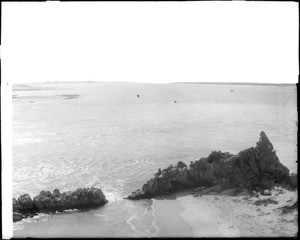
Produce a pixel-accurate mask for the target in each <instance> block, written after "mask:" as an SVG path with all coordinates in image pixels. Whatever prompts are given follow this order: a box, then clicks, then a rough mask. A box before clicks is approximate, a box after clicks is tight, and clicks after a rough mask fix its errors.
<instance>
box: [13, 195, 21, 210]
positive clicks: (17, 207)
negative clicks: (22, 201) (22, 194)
mask: <svg viewBox="0 0 300 240" xmlns="http://www.w3.org/2000/svg"><path fill="white" fill-rule="evenodd" d="M19 208H20V205H19V202H18V200H17V199H15V198H13V212H16V211H18V210H19Z"/></svg>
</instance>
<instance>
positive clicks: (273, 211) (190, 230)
mask: <svg viewBox="0 0 300 240" xmlns="http://www.w3.org/2000/svg"><path fill="white" fill-rule="evenodd" d="M266 199H271V200H274V202H277V203H276V204H272V203H269V204H265V205H264V204H262V205H255V202H257V201H259V200H266ZM295 201H297V191H288V190H285V189H282V188H276V190H275V189H273V190H272V191H271V196H263V195H261V194H258V196H256V197H255V196H253V197H250V196H247V195H240V196H229V195H222V194H221V195H215V194H211V195H209V194H208V195H202V196H196V197H194V196H193V195H192V194H182V193H181V194H180V193H178V194H175V195H172V196H170V198H169V199H166V198H157V199H155V200H154V203H153V207H154V209H155V211H154V213H153V214H154V215H155V217H156V225H157V226H158V228H159V230H158V232H157V234H156V235H157V236H162V237H163V236H170V234H171V235H172V236H177V237H178V236H181V237H294V236H296V234H297V232H298V209H294V210H291V211H290V212H288V213H282V210H281V207H283V206H287V205H291V204H293V203H295Z"/></svg>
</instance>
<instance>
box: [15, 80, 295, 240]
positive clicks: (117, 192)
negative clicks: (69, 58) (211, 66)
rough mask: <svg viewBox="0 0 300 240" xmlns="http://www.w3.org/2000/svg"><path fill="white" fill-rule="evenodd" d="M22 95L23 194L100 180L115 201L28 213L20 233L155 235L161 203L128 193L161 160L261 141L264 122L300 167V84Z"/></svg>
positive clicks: (65, 88)
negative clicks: (78, 209) (299, 86)
mask: <svg viewBox="0 0 300 240" xmlns="http://www.w3.org/2000/svg"><path fill="white" fill-rule="evenodd" d="M231 89H233V90H234V91H230V90H231ZM13 94H14V96H13V194H14V196H18V195H20V194H22V193H29V194H30V195H31V196H34V195H36V194H38V193H39V192H40V191H41V190H43V189H44V190H50V191H52V190H54V189H55V188H58V189H60V190H61V191H65V190H75V189H76V188H79V187H92V186H94V187H101V188H102V190H103V191H104V193H105V195H106V196H107V198H108V200H109V203H108V204H106V205H105V206H104V207H102V208H99V209H96V210H92V211H88V212H84V213H83V212H76V213H72V214H69V213H68V214H59V215H46V216H44V215H43V217H40V218H37V219H30V220H26V221H22V222H20V223H17V224H15V228H16V231H14V234H15V236H152V235H155V234H156V233H157V231H158V230H157V229H156V227H157V228H160V227H161V231H162V228H163V226H156V225H155V224H154V225H153V218H155V214H153V204H151V202H149V201H134V202H133V201H128V200H124V199H123V197H125V196H127V195H128V194H129V193H130V192H132V191H134V190H136V189H138V188H141V186H142V184H143V183H145V181H146V180H148V179H149V178H151V177H152V176H153V175H154V173H155V172H156V171H157V169H158V168H165V167H167V166H168V165H169V164H171V163H172V164H176V163H177V161H179V160H181V161H183V162H186V163H189V162H190V161H192V160H196V159H199V158H200V157H206V156H208V154H209V153H210V152H211V151H212V150H222V151H229V152H231V153H234V154H237V153H238V152H239V151H241V150H243V149H245V148H248V147H252V146H255V144H256V142H257V141H258V138H259V133H260V131H262V130H263V131H265V132H266V133H267V135H268V137H269V139H270V140H271V142H272V143H273V145H274V148H275V149H276V152H277V155H278V157H279V159H280V161H281V162H282V163H283V164H285V165H286V166H287V167H288V168H289V169H290V170H291V171H293V172H295V171H296V169H297V165H296V160H297V153H296V143H297V121H298V120H297V107H296V98H297V97H296V86H293V85H292V86H238V85H234V86H229V85H197V84H126V83H114V84H113V83H110V84H108V83H68V84H63V83H57V84H36V85H30V86H29V85H23V86H14V89H13ZM137 95H139V97H138V96H137ZM174 101H176V103H175V102H174ZM154 206H155V204H154ZM154 212H155V209H154ZM158 222H159V221H158ZM17 228H18V229H19V230H17ZM171 228H172V227H171ZM39 234H40V235H39ZM55 234H56V235H55Z"/></svg>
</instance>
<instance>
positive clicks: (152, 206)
mask: <svg viewBox="0 0 300 240" xmlns="http://www.w3.org/2000/svg"><path fill="white" fill-rule="evenodd" d="M154 203H155V200H154V199H153V200H152V204H151V208H152V216H153V221H152V226H153V227H154V228H155V230H156V231H155V233H154V235H155V234H157V233H158V231H159V228H158V226H157V225H156V215H155V208H154Z"/></svg>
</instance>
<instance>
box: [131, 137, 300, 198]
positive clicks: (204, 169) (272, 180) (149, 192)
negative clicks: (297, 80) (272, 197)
mask: <svg viewBox="0 0 300 240" xmlns="http://www.w3.org/2000/svg"><path fill="white" fill-rule="evenodd" d="M289 181H290V182H291V181H292V182H293V183H294V182H295V178H294V177H292V178H291V177H290V176H289V170H288V169H287V167H285V166H284V165H282V164H281V163H280V161H279V159H278V157H277V156H276V152H275V151H274V148H273V145H272V143H271V142H270V141H269V139H268V137H267V135H266V134H265V133H264V132H261V133H260V139H259V141H258V142H257V144H256V147H252V148H249V149H246V150H244V151H241V152H240V153H239V154H238V155H233V154H230V153H227V152H225V153H223V152H220V151H218V152H216V151H214V152H212V153H211V154H210V155H209V156H208V157H207V158H201V159H200V160H198V161H195V162H191V163H190V165H189V166H187V165H186V164H185V163H183V162H178V164H177V165H176V166H175V167H173V166H172V165H171V166H169V167H168V168H166V169H164V170H160V169H159V171H158V172H157V173H156V174H155V175H154V178H152V179H150V180H149V181H148V182H147V183H146V184H144V185H143V187H142V189H138V190H137V191H135V192H132V193H131V194H130V196H128V197H127V198H128V199H132V200H135V199H141V198H151V197H154V196H156V195H161V194H166V193H172V192H175V191H177V190H180V189H186V188H195V187H212V186H217V187H218V188H220V189H223V190H224V189H229V188H243V189H249V190H255V191H261V190H264V189H269V188H271V187H272V186H274V184H280V183H287V182H289Z"/></svg>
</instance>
